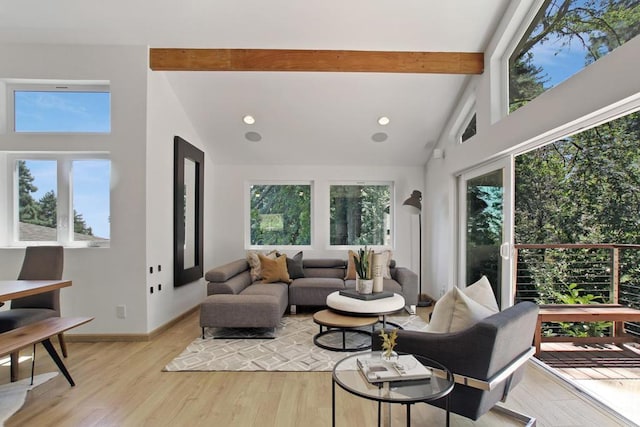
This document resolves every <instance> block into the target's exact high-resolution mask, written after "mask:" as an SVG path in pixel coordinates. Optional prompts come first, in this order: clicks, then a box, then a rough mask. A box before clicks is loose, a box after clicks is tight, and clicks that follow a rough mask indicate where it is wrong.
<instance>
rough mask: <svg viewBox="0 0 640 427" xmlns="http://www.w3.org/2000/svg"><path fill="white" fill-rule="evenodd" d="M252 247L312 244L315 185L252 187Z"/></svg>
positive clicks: (250, 225) (264, 185) (250, 194)
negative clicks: (312, 211)
mask: <svg viewBox="0 0 640 427" xmlns="http://www.w3.org/2000/svg"><path fill="white" fill-rule="evenodd" d="M249 199H250V200H249V207H250V209H249V212H250V218H249V229H250V232H249V235H250V237H249V245H250V246H252V247H255V246H306V245H310V244H311V184H309V183H291V184H253V185H250V186H249Z"/></svg>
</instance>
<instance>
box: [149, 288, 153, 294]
mask: <svg viewBox="0 0 640 427" xmlns="http://www.w3.org/2000/svg"><path fill="white" fill-rule="evenodd" d="M149 293H150V294H152V293H153V286H151V287H150V288H149Z"/></svg>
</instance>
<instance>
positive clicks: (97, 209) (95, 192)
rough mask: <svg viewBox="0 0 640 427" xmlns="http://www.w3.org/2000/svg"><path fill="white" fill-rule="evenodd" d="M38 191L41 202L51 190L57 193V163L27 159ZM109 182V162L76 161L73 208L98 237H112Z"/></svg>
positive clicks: (74, 165)
mask: <svg viewBox="0 0 640 427" xmlns="http://www.w3.org/2000/svg"><path fill="white" fill-rule="evenodd" d="M26 164H27V167H28V168H29V170H30V171H31V175H32V176H33V177H34V181H33V184H34V185H35V186H36V187H38V191H36V192H35V193H31V196H32V197H33V198H34V199H35V200H36V201H37V200H40V198H41V197H42V196H44V194H45V193H46V192H48V191H53V192H54V193H55V194H56V195H57V194H58V191H57V184H56V182H57V171H56V161H55V160H27V163H26ZM109 180H110V165H109V161H108V160H76V161H74V162H73V193H74V194H73V207H74V209H75V210H76V212H78V213H81V214H82V217H83V218H84V220H85V222H86V224H87V225H88V226H89V227H91V228H92V229H93V234H94V236H97V237H104V238H109V236H110V229H109V185H110V183H109Z"/></svg>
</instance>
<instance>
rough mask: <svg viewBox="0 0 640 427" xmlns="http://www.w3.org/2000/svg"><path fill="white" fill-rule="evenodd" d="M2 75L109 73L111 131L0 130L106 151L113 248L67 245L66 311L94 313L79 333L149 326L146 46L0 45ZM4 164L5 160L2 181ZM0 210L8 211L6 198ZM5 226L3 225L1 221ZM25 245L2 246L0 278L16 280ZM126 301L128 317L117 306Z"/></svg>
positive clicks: (7, 141) (18, 138)
mask: <svg viewBox="0 0 640 427" xmlns="http://www.w3.org/2000/svg"><path fill="white" fill-rule="evenodd" d="M0 58H2V61H0V78H28V79H72V80H74V79H79V80H109V81H110V82H111V94H112V98H111V102H112V132H111V133H110V134H108V135H92V136H82V135H59V136H57V135H54V136H52V135H11V134H8V133H3V134H0V138H1V142H0V150H2V151H6V150H9V151H10V150H20V151H23V150H25V151H31V150H33V151H38V150H42V151H52V150H53V151H56V150H62V151H64V150H73V151H109V152H110V153H111V161H112V172H111V173H112V178H111V223H112V227H111V247H110V248H83V249H66V250H65V269H64V276H65V278H69V279H72V280H73V286H72V287H71V288H66V289H64V290H63V291H62V301H61V305H62V313H63V315H67V316H80V315H87V316H95V320H94V321H93V322H90V323H89V324H87V325H86V326H83V327H81V328H78V329H77V330H75V331H76V332H77V333H83V334H84V333H98V334H99V333H113V334H128V333H132V334H137V333H145V332H147V307H146V293H145V290H146V276H145V265H146V257H145V251H146V232H145V222H146V203H145V199H146V188H145V181H146V176H145V160H146V159H145V147H146V101H147V83H146V78H147V74H146V70H147V64H146V58H147V49H146V47H110V46H99V47H98V46H82V47H80V46H51V45H46V46H40V45H0ZM5 168H6V163H4V162H3V163H0V177H2V180H3V182H4V177H5V176H6V170H5ZM0 203H2V208H0V209H1V210H6V206H5V204H6V203H7V200H6V198H3V199H2V200H1V201H0ZM2 225H3V226H4V224H2ZM23 256H24V250H23V249H17V248H0V278H1V279H15V278H16V276H17V274H18V271H19V269H20V265H21V262H22V258H23ZM119 304H126V305H127V312H128V316H127V318H126V319H117V318H116V306H117V305H119Z"/></svg>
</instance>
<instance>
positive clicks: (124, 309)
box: [116, 305, 127, 319]
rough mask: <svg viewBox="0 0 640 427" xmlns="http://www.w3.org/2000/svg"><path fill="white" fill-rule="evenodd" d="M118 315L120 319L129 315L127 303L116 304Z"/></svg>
mask: <svg viewBox="0 0 640 427" xmlns="http://www.w3.org/2000/svg"><path fill="white" fill-rule="evenodd" d="M116 316H117V317H118V319H125V318H126V317H127V306H126V305H118V306H116Z"/></svg>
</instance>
